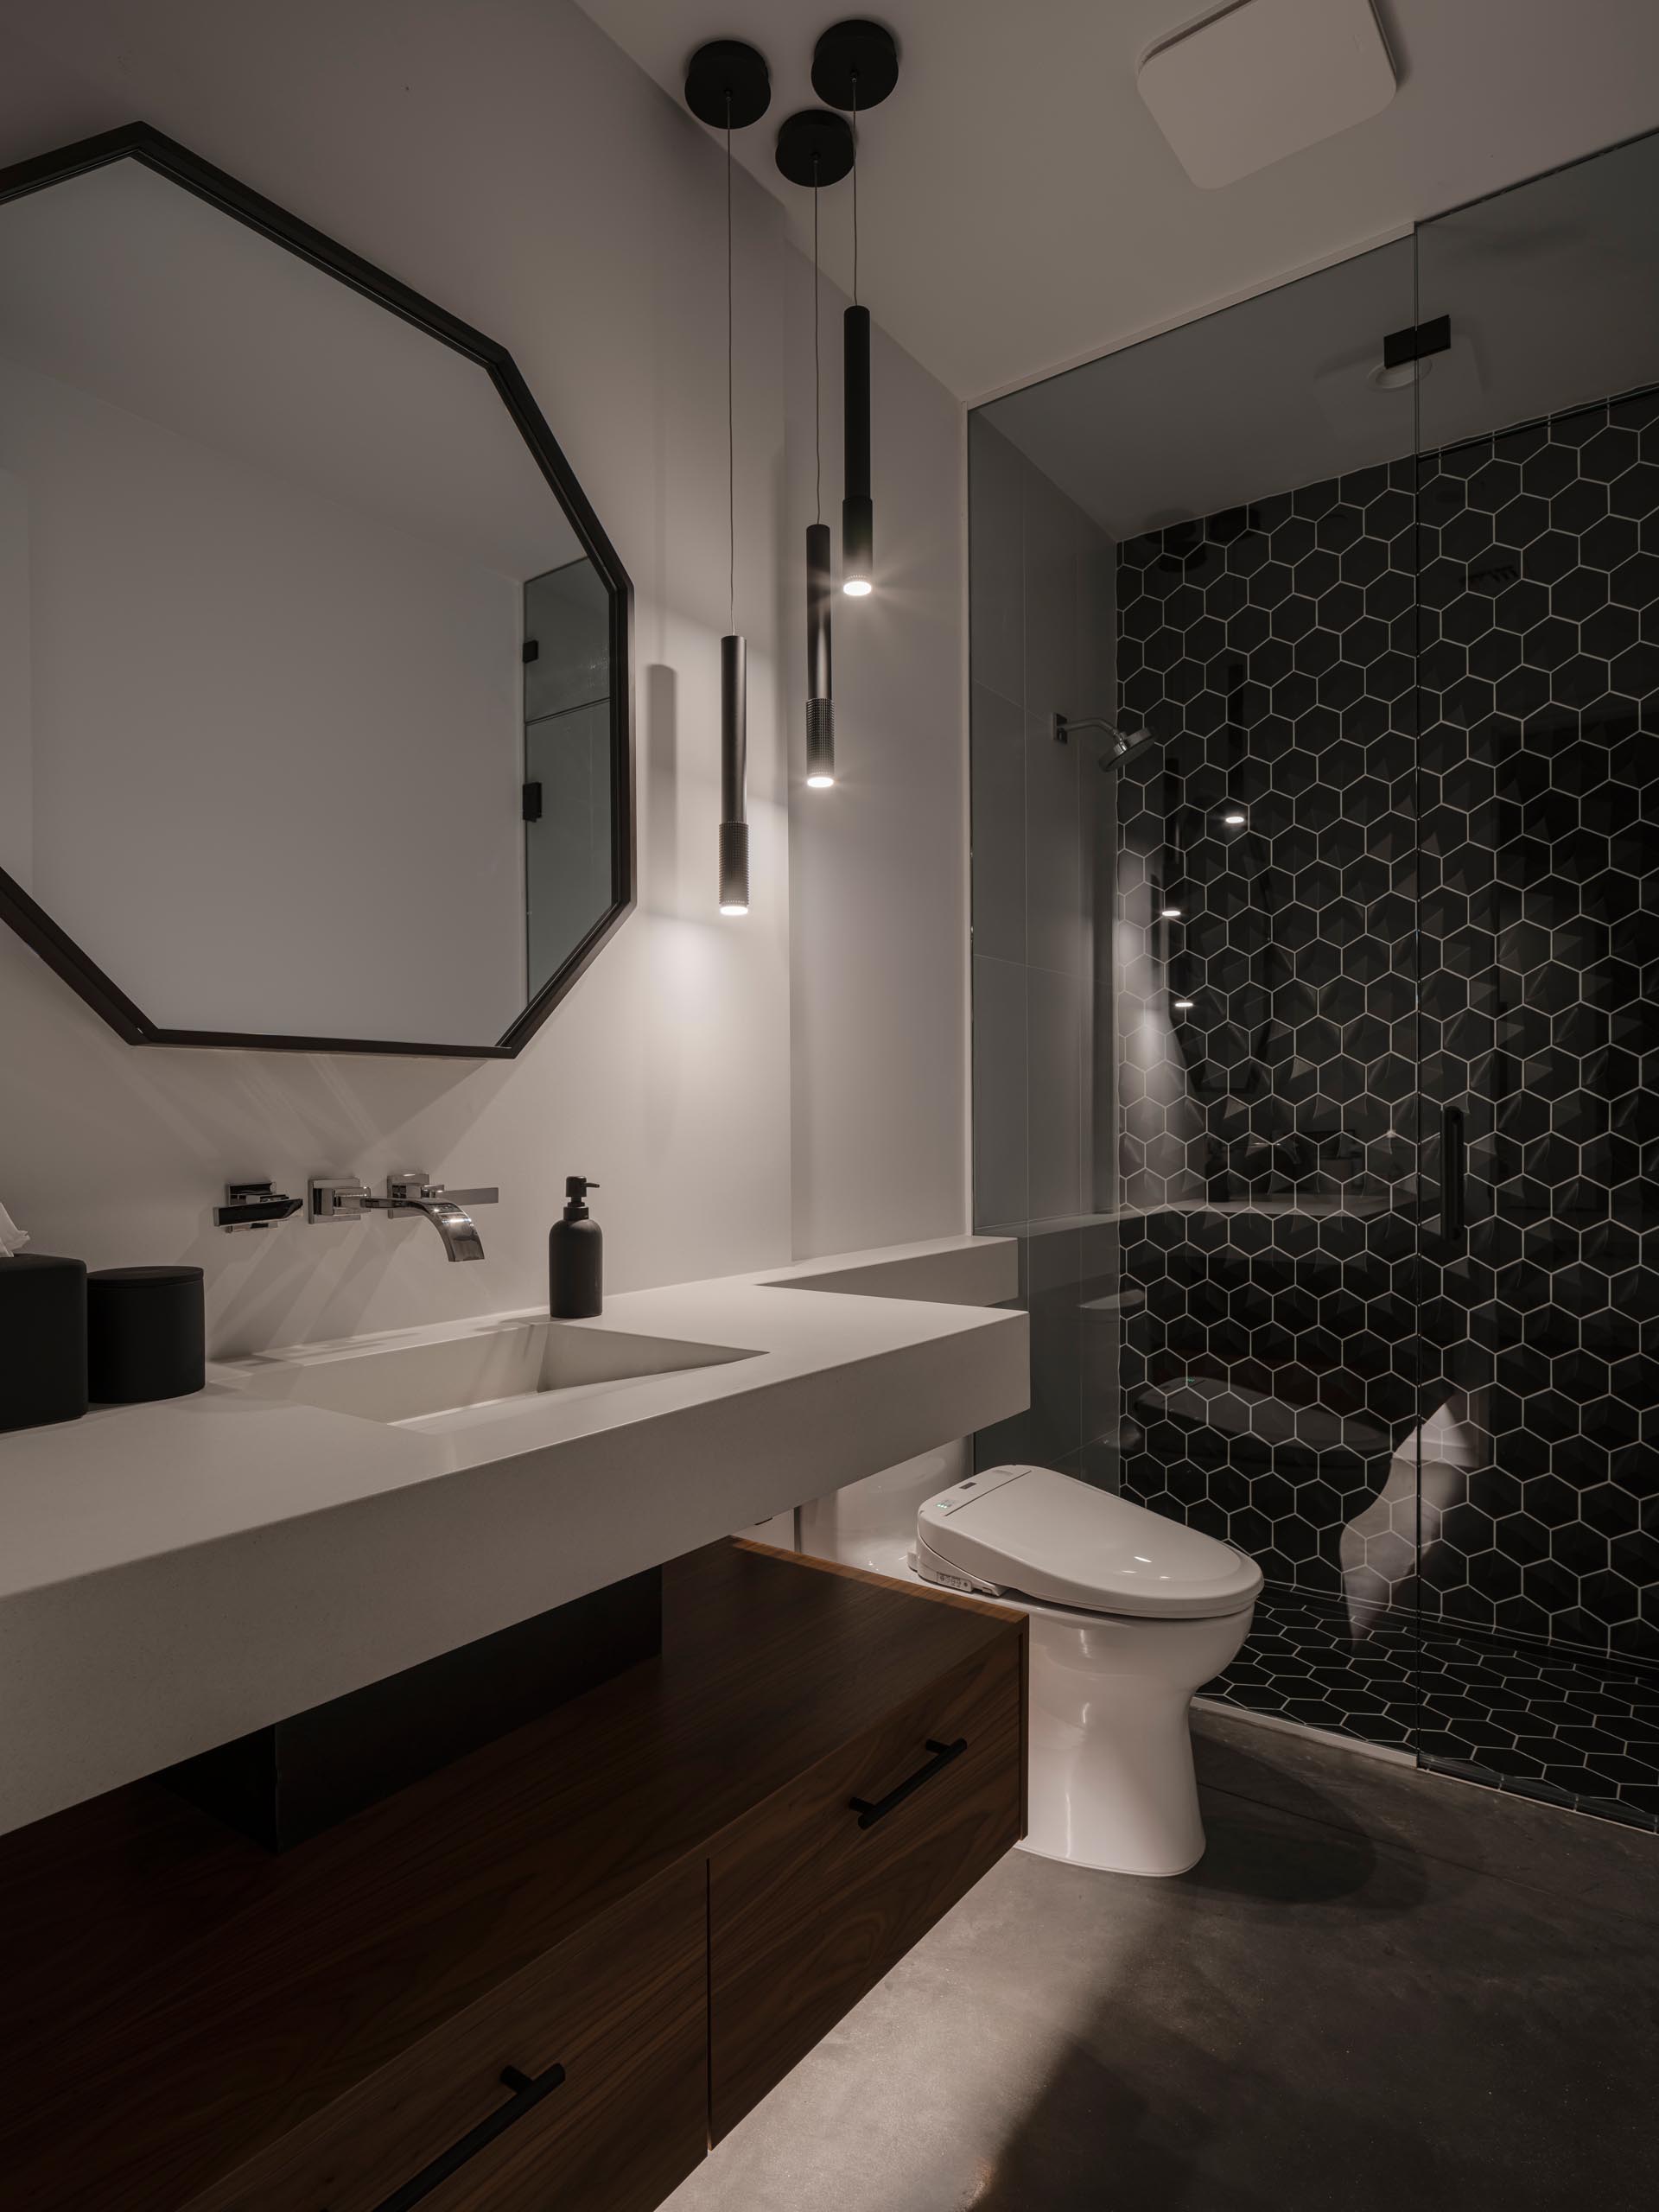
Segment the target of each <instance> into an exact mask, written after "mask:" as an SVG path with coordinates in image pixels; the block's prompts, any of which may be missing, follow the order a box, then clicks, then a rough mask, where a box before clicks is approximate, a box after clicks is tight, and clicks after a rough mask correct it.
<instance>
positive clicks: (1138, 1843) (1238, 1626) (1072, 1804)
mask: <svg viewBox="0 0 1659 2212" xmlns="http://www.w3.org/2000/svg"><path fill="white" fill-rule="evenodd" d="M1025 1610H1026V1611H1027V1612H1028V1613H1029V1615H1030V1618H1031V1657H1030V1679H1031V1688H1030V1697H1029V1705H1028V1726H1027V1742H1028V1746H1029V1750H1028V1777H1029V1778H1028V1789H1027V1802H1028V1804H1029V1808H1030V1811H1029V1828H1028V1831H1027V1836H1026V1839H1025V1846H1024V1847H1025V1848H1026V1849H1027V1851H1030V1852H1032V1853H1034V1854H1035V1855H1036V1856H1037V1857H1038V1858H1041V1859H1060V1860H1063V1861H1064V1862H1065V1863H1066V1864H1067V1865H1069V1866H1088V1867H1091V1868H1095V1869H1097V1870H1099V1871H1101V1872H1107V1873H1114V1874H1141V1875H1147V1876H1150V1877H1153V1878H1161V1879H1166V1880H1167V1879H1169V1878H1173V1876H1175V1875H1178V1874H1185V1873H1186V1872H1189V1871H1190V1870H1191V1869H1192V1867H1194V1866H1197V1865H1198V1861H1199V1859H1202V1858H1203V1856H1204V1845H1205V1837H1204V1821H1203V1819H1202V1817H1201V1815H1200V1814H1199V1811H1198V1778H1197V1777H1196V1775H1195V1774H1194V1772H1193V1768H1192V1732H1191V1729H1190V1726H1189V1725H1188V1713H1189V1709H1190V1707H1191V1706H1192V1694H1193V1692H1194V1691H1195V1690H1196V1689H1198V1688H1199V1686H1200V1685H1201V1684H1202V1683H1204V1682H1206V1681H1209V1680H1210V1679H1211V1676H1212V1675H1216V1674H1218V1673H1219V1672H1220V1670H1221V1669H1222V1668H1224V1667H1225V1666H1226V1665H1227V1664H1228V1663H1229V1662H1230V1660H1231V1659H1233V1658H1234V1657H1235V1656H1236V1653H1237V1651H1238V1649H1239V1646H1240V1645H1241V1644H1242V1643H1243V1641H1244V1638H1245V1637H1246V1635H1247V1634H1248V1633H1249V1625H1250V1613H1249V1611H1244V1612H1243V1613H1231V1614H1228V1615H1227V1616H1225V1617H1224V1618H1222V1619H1220V1620H1207V1621H1205V1620H1198V1621H1190V1620H1144V1619H1141V1620H1120V1619H1111V1618H1106V1617H1104V1616H1099V1615H1094V1614H1079V1613H1067V1612H1062V1611H1058V1609H1055V1608H1052V1607H1048V1606H1039V1605H1027V1607H1026V1609H1025Z"/></svg>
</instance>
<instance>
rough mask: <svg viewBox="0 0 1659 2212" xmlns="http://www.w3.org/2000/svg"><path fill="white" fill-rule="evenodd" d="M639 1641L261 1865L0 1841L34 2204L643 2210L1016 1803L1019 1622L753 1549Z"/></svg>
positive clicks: (991, 1844)
mask: <svg viewBox="0 0 1659 2212" xmlns="http://www.w3.org/2000/svg"><path fill="white" fill-rule="evenodd" d="M664 1597H665V1618H664V1652H663V1656H662V1657H661V1659H660V1660H652V1661H650V1662H646V1663H645V1664H643V1665H641V1666H639V1667H636V1668H633V1669H631V1670H630V1671H629V1672H628V1673H627V1674H626V1675H620V1676H618V1677H617V1678H616V1680H615V1681H612V1682H609V1683H607V1684H606V1685H605V1686H604V1687H603V1688H600V1689H597V1690H595V1691H593V1692H591V1693H589V1694H588V1695H587V1696H585V1697H582V1698H581V1699H578V1700H575V1701H574V1702H573V1703H572V1704H570V1705H569V1706H567V1707H563V1708H562V1709H561V1710H560V1711H559V1712H557V1713H551V1714H549V1715H547V1716H545V1717H544V1718H543V1719H541V1720H538V1721H537V1722H535V1723H533V1724H532V1725H531V1726H528V1727H525V1728H522V1729H520V1730H518V1731H517V1732H515V1733H514V1734H512V1735H511V1736H508V1737H505V1738H501V1739H500V1740H499V1742H497V1743H495V1744H493V1745H488V1746H486V1748H485V1749H483V1750H482V1751H476V1752H474V1753H473V1754H472V1755H471V1756H469V1757H468V1758H465V1759H461V1760H459V1761H457V1762H455V1763H454V1764H453V1765H451V1766H449V1767H447V1768H445V1769H444V1770H442V1772H441V1773H439V1774H435V1775H433V1776H430V1777H428V1778H427V1779H426V1780H424V1781H423V1782H421V1783H416V1785H414V1786H413V1787H411V1788H410V1789H405V1790H403V1791H401V1792H399V1793H398V1795H397V1796H395V1797H392V1798H389V1799H387V1800H385V1802H382V1803H380V1804H378V1805H376V1806H374V1807H372V1808H370V1809H369V1810H367V1811H365V1812H364V1813H361V1814H359V1815H356V1816H355V1817H354V1818H353V1819H352V1820H350V1821H346V1822H344V1823H343V1824H342V1825H341V1826H340V1827H337V1828H335V1829H334V1830H331V1831H330V1832H329V1833H327V1834H324V1835H320V1836H316V1837H314V1838H313V1839H312V1840H310V1841H308V1842H307V1843H304V1844H302V1845H299V1846H297V1847H295V1848H294V1849H293V1850H291V1851H289V1852H287V1853H283V1854H282V1855H280V1856H277V1857H272V1856H270V1855H269V1854H267V1853H264V1851H262V1850H261V1849H260V1848H259V1847H257V1845H255V1844H253V1843H251V1842H250V1841H249V1840H247V1839H245V1837H242V1836H239V1835H237V1834H232V1833H230V1832H229V1831H227V1830H226V1829H224V1828H221V1827H219V1826H218V1825H217V1824H215V1823H214V1822H213V1820H212V1819H211V1817H210V1816H209V1815H206V1814H204V1813H202V1812H201V1811H200V1810H199V1809H197V1808H195V1807H194V1806H191V1805H189V1804H187V1803H185V1802H182V1801H181V1800H179V1799H177V1798H175V1796H172V1795H171V1794H170V1793H168V1792H167V1791H165V1790H163V1789H161V1788H160V1787H159V1785H157V1784H156V1783H137V1784H135V1785H133V1786H132V1787H131V1788H130V1789H123V1790H117V1791H114V1792H111V1795H110V1796H108V1797H105V1798H101V1799H99V1800H96V1801H94V1802H92V1803H91V1804H88V1805H81V1806H77V1807H75V1808H73V1809H72V1810H70V1811H69V1812H67V1813H64V1814H60V1815H56V1816H55V1817H54V1819H52V1820H49V1821H41V1822H37V1823H36V1824H35V1826H34V1827H30V1828H26V1829H22V1830H20V1831H18V1832H17V1833H16V1834H13V1835H10V1836H8V1837H4V1838H0V1994H3V1997H4V2000H5V2001H4V2003H3V2005H0V2177H3V2190H0V2195H3V2201H4V2202H6V2203H8V2204H10V2203H16V2204H18V2205H20V2206H21V2205H24V2204H27V2205H28V2206H29V2212H114V2209H115V2208H119V2212H550V2209H551V2208H552V2207H554V2206H556V2207H558V2209H559V2212H652V2208H653V2207H654V2206H656V2205H658V2203H660V2202H661V2201H662V2199H663V2198H664V2196H667V2195H668V2194H670V2193H671V2190H673V2189H674V2188H675V2186H676V2185H677V2183H678V2182H679V2181H680V2180H681V2179H682V2178H683V2177H684V2176H685V2175H686V2174H687V2173H689V2172H690V2171H691V2169H692V2168H693V2167H694V2166H695V2165H696V2163H697V2161H698V2160H699V2159H700V2158H702V2156H703V2154H704V2152H706V2150H707V2149H708V2147H709V2143H710V2141H711V2140H717V2139H719V2137H720V2136H721V2135H722V2134H723V2133H726V2131H727V2130H728V2128H729V2127H730V2126H732V2125H733V2124H734V2121H735V2120H737V2119H739V2118H740V2117H741V2115H742V2113H744V2112H746V2111H747V2110H748V2109H749V2108H750V2107H752V2106H753V2104H754V2103H755V2102H756V2101H757V2100H758V2099H759V2098H760V2097H761V2096H762V2095H764V2094H766V2090H767V2089H769V2088H771V2087H772V2085H773V2084H774V2083H775V2082H777V2081H778V2080H779V2079H780V2078H781V2076H782V2075H784V2074H785V2073H786V2072H787V2071H788V2070H789V2069H790V2068H791V2066H792V2065H794V2064H795V2063H796V2062H797V2061H798V2059H799V2058H800V2057H802V2056H804V2054H805V2053H806V2051H808V2050H810V2048H811V2047H812V2045H813V2044H815V2043H816V2042H817V2041H818V2040H819V2039H820V2037H823V2035H824V2034H825V2033H826V2032H827V2031H828V2030H829V2028H830V2027H832V2026H833V2025H834V2024H835V2023H836V2020H838V2019H839V2018H841V2017H842V2014H843V2013H844V2012H846V2011H847V2010H848V2009H849V2006H851V2005H853V2004H855V2003H856V2001H857V2000H858V1999H859V1998H860V1997H861V1996H862V1995H863V1994H864V1993H866V1992H867V1991H868V1989H869V1988H871V1987H872V1986H874V1983H875V1982H876V1981H878V1980H880V1977H881V1975H882V1974H885V1973H886V1972H887V1970H888V1968H889V1967H892V1966H893V1964H894V1963H895V1962H896V1961H898V1960H899V1958H901V1957H902V1956H903V1955H904V1953H905V1952H906V1950H907V1949H908V1948H910V1946H911V1945H912V1943H914V1942H916V1940H917V1939H918V1936H921V1935H922V1934H923V1933H925V1930H926V1929H928V1928H929V1927H931V1925H932V1923H934V1922H935V1921H936V1920H937V1919H938V1917H939V1916H940V1915H941V1914H942V1913H943V1912H944V1911H945V1910H947V1909H948V1908H949V1907H950V1905H951V1904H954V1903H955V1901H956V1900H957V1898H958V1897H961V1896H962V1895H963V1892H964V1891H966V1890H967V1889H968V1888H969V1887H970V1886H971V1885H972V1884H973V1883H974V1882H975V1881H976V1880H977V1879H978V1878H979V1877H980V1876H981V1875H982V1873H983V1872H985V1871H986V1870H987V1868H988V1867H989V1866H991V1865H992V1864H993V1863H994V1862H995V1859H997V1858H998V1857H1000V1856H1001V1853H1003V1852H1004V1851H1006V1850H1007V1848H1008V1847H1009V1846H1010V1845H1011V1844H1012V1843H1014V1840H1016V1839H1017V1837H1018V1836H1019V1835H1020V1833H1021V1832H1022V1828H1023V1820H1024V1813H1023V1773H1024V1765H1025V1758H1024V1726H1025V1688H1024V1674H1025V1624H1024V1620H1023V1618H1021V1617H1020V1615H1018V1614H1015V1613H1012V1612H1009V1611H1006V1610H1005V1609H1002V1608H999V1607H995V1606H991V1605H982V1604H980V1603H978V1602H977V1601H974V1600H968V1599H957V1598H953V1597H950V1596H948V1595H945V1594H944V1593H939V1594H937V1595H936V1594H933V1593H925V1592H914V1591H909V1590H906V1589H903V1588H901V1587H899V1586H896V1585H893V1584H892V1583H888V1582H886V1581H884V1580H880V1578H878V1577H874V1576H868V1575H863V1574H860V1573H855V1572H853V1571H850V1570H848V1569H844V1568H839V1567H823V1566H821V1565H819V1564H818V1563H817V1562H814V1561H809V1560H798V1559H796V1558H794V1557H793V1556H792V1555H788V1554H777V1553H771V1552H767V1551H766V1550H764V1549H763V1548H760V1547H758V1546H753V1545H747V1544H737V1543H734V1544H724V1545H716V1546H712V1547H710V1548H709V1549H708V1550H707V1551H705V1552H701V1553H696V1554H692V1555H691V1556H690V1558H689V1559H687V1560H680V1561H677V1562H676V1563H675V1565H674V1566H673V1567H671V1568H670V1569H668V1570H667V1574H666V1580H665V1590H664Z"/></svg>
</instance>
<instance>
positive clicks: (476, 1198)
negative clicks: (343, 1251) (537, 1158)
mask: <svg viewBox="0 0 1659 2212" xmlns="http://www.w3.org/2000/svg"><path fill="white" fill-rule="evenodd" d="M309 1187H310V1192H311V1202H310V1209H309V1211H310V1218H311V1219H312V1220H313V1221H360V1220H361V1219H362V1217H363V1216H364V1215H365V1213H389V1214H394V1215H396V1214H414V1213H418V1214H424V1215H425V1217H426V1218H427V1219H428V1220H429V1222H430V1223H431V1224H432V1226H433V1228H434V1229H435V1230H437V1232H438V1234H439V1236H442V1239H443V1249H444V1251H445V1253H446V1254H447V1255H448V1257H449V1258H450V1259H452V1260H481V1259H482V1258H483V1256H484V1240H483V1239H482V1237H480V1235H479V1233H478V1229H477V1226H476V1224H474V1220H473V1217H472V1215H471V1214H470V1213H469V1212H468V1211H467V1208H468V1207H469V1206H493V1205H495V1204H496V1202H497V1201H498V1199H499V1198H500V1196H501V1193H500V1192H499V1191H497V1190H481V1191H449V1190H446V1189H445V1188H444V1186H443V1185H442V1183H434V1182H432V1181H431V1180H429V1178H428V1177H427V1176H425V1175H423V1174H422V1173H418V1172H417V1171H416V1170H414V1169H410V1171H409V1172H408V1173H404V1174H402V1175H388V1176H387V1178H386V1195H385V1198H376V1197H375V1196H374V1194H373V1193H372V1192H371V1190H370V1189H369V1186H368V1185H367V1184H366V1183H359V1182H358V1181H356V1180H355V1179H353V1178H349V1177H346V1178H341V1177H338V1176H329V1175H314V1176H313V1177H312V1178H311V1182H310V1186H309Z"/></svg>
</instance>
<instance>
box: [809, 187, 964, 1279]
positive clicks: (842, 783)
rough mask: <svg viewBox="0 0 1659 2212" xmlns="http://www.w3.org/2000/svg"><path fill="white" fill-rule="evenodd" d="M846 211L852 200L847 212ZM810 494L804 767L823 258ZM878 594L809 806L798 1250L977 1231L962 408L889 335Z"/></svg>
mask: <svg viewBox="0 0 1659 2212" xmlns="http://www.w3.org/2000/svg"><path fill="white" fill-rule="evenodd" d="M837 212H839V211H837ZM846 303H847V302H846V299H845V297H844V296H843V295H842V293H840V292H839V291H837V290H836V288H835V287H834V286H833V285H832V284H830V283H828V282H827V281H826V282H825V283H824V284H823V296H822V303H821V310H820V313H821V321H822V333H823V335H822V353H823V391H824V404H823V518H824V520H825V521H826V522H828V523H829V526H830V531H831V533H832V537H833V539H834V543H835V547H836V568H837V571H839V567H840V547H841V482H842V477H841V396H842V377H841V354H842V321H841V318H842V308H844V307H845V305H846ZM788 335H789V349H790V350H789V444H790V451H791V456H794V465H793V467H792V469H791V483H792V486H793V491H794V499H793V500H792V502H791V512H790V541H789V544H788V547H787V549H786V550H787V556H788V557H787V559H786V560H785V563H784V567H783V571H782V573H783V576H784V578H785V585H786V590H787V601H788V603H787V607H786V610H785V613H786V620H785V632H786V635H787V639H788V645H787V648H786V650H787V655H788V658H787V661H786V664H785V681H784V683H783V686H782V689H783V692H784V698H785V713H786V714H787V715H788V717H789V723H790V740H789V741H790V747H791V760H792V761H793V764H794V766H795V770H796V774H797V778H799V776H800V775H802V774H804V750H805V742H806V737H805V730H806V722H805V712H806V710H805V699H806V605H805V583H804V563H805V532H806V527H807V524H809V523H810V522H811V521H812V520H813V518H814V504H813V494H814V471H813V468H812V466H811V461H812V268H811V264H810V262H805V261H802V260H800V259H799V258H798V257H794V268H793V270H792V283H791V292H790V295H789V311H788ZM871 390H872V394H873V401H872V422H871V446H872V455H871V465H872V481H873V485H874V493H875V531H876V549H875V550H876V563H875V573H876V577H877V583H878V588H877V589H876V590H875V591H874V592H873V593H872V594H870V596H869V597H868V599H862V600H853V599H848V598H846V597H845V596H844V595H843V594H841V593H839V592H838V593H837V594H836V598H835V602H834V611H833V615H832V629H833V645H834V664H835V682H836V787H835V789H834V790H833V791H807V790H805V789H804V786H802V785H800V784H799V782H797V785H796V791H795V798H794V801H793V804H792V805H791V812H790V846H789V849H790V880H791V908H792V912H793V921H794V926H793V931H792V937H791V1017H792V1024H791V1026H792V1052H791V1058H792V1066H793V1073H794V1152H795V1158H794V1192H795V1249H796V1251H797V1253H798V1255H799V1256H801V1257H803V1258H806V1257H809V1256H810V1255H813V1254H815V1253H818V1252H833V1251H836V1250H842V1251H850V1250H856V1249H860V1248H861V1247H863V1246H866V1245H876V1244H887V1243H899V1242H904V1241H906V1240H908V1239H910V1238H912V1237H920V1236H938V1235H940V1234H941V1233H943V1232H944V1231H946V1230H953V1229H958V1228H962V1227H965V1225H966V1220H967V1215H966V1206H967V1197H966V1187H965V1186H966V1182H967V1167H966V1160H967V1145H968V1095H967V1082H966V1077H965V1072H964V1070H965V1060H966V1053H967V965H968V912H967V897H968V873H967V843H968V824H967V798H966V781H965V767H966V764H965V761H964V759H963V749H964V748H963V720H964V709H963V558H964V556H963V523H964V517H963V494H962V467H963V447H962V438H963V425H962V416H961V411H960V410H959V409H958V407H957V404H956V402H955V401H954V400H953V399H952V398H951V397H950V394H949V393H948V392H947V391H945V389H944V385H940V384H937V383H935V381H934V380H933V378H931V377H930V376H929V375H927V373H926V372H925V370H922V369H920V368H918V366H917V365H916V363H915V362H914V361H913V360H912V359H911V358H910V356H909V355H908V354H907V353H903V352H901V351H900V350H899V347H898V346H894V345H893V343H892V342H891V341H890V340H888V339H887V338H886V337H885V336H884V335H883V334H881V333H880V331H878V332H876V333H875V334H874V344H873V346H872V359H871Z"/></svg>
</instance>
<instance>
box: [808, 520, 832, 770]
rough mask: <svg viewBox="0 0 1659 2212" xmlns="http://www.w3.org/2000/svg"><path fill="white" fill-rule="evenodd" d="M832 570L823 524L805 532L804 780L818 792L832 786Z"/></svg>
mask: <svg viewBox="0 0 1659 2212" xmlns="http://www.w3.org/2000/svg"><path fill="white" fill-rule="evenodd" d="M834 597H835V568H834V563H833V558H832V556H831V552H830V546H829V524H828V523H827V522H815V523H809V524H808V525H807V531H806V780H807V782H808V783H809V784H810V785H812V786H813V787H814V788H815V789H816V790H819V791H822V790H823V789H824V788H825V786H826V785H830V784H833V783H834V782H835V780H836V701H835V689H836V687H835V677H834V675H833V672H832V670H831V665H830V658H829V608H830V605H831V602H832V601H833V600H834Z"/></svg>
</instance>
